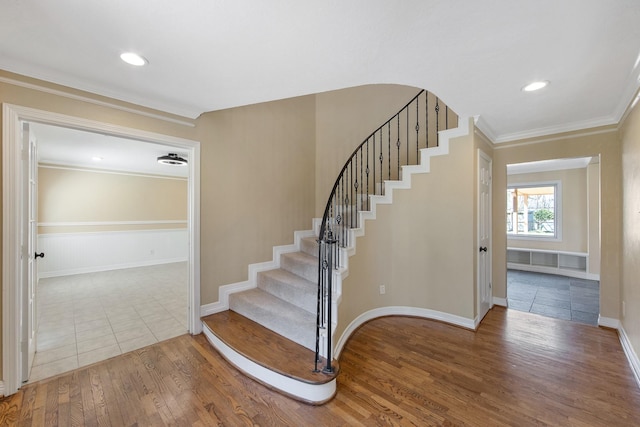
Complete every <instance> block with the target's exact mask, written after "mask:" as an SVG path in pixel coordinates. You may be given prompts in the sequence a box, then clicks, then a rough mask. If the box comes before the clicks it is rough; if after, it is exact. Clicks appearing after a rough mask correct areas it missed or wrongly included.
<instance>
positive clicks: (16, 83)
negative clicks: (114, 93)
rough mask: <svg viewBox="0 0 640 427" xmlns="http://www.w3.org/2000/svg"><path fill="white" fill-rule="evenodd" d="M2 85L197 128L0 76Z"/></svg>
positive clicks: (190, 123)
mask: <svg viewBox="0 0 640 427" xmlns="http://www.w3.org/2000/svg"><path fill="white" fill-rule="evenodd" d="M0 83H7V84H10V85H14V86H20V87H23V88H25V89H31V90H37V91H39V92H44V93H49V94H51V95H56V96H62V97H64V98H69V99H73V100H76V101H82V102H88V103H89V104H94V105H98V106H100V107H107V108H113V109H114V110H120V111H124V112H126V113H133V114H137V115H140V116H145V117H150V118H152V119H158V120H162V121H165V122H169V123H175V124H178V125H182V126H188V127H195V126H196V125H195V123H193V122H189V121H186V120H180V119H174V118H171V117H167V116H163V115H161V114H155V113H150V112H147V111H142V110H139V109H137V108H130V107H124V106H122V105H119V104H115V103H113V102H106V101H99V100H97V99H93V98H90V97H88V96H82V95H74V94H71V93H68V92H64V91H61V90H57V89H52V88H49V87H46V86H42V85H38V84H34V83H27V82H23V81H21V80H16V79H10V78H8V77H2V76H0Z"/></svg>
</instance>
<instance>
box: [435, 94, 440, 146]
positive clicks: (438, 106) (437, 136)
mask: <svg viewBox="0 0 640 427" xmlns="http://www.w3.org/2000/svg"><path fill="white" fill-rule="evenodd" d="M439 114H440V100H439V99H438V97H437V96H436V147H439V146H440V134H439V129H440V123H439V120H440V116H439Z"/></svg>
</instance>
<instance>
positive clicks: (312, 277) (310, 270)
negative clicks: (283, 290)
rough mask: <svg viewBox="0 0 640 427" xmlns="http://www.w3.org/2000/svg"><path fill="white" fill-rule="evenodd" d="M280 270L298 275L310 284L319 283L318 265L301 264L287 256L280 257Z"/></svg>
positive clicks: (315, 263)
mask: <svg viewBox="0 0 640 427" xmlns="http://www.w3.org/2000/svg"><path fill="white" fill-rule="evenodd" d="M280 268H283V269H285V270H287V271H290V272H291V273H293V274H297V275H298V276H300V277H303V278H305V279H307V280H308V281H310V282H314V283H317V282H318V263H317V261H316V262H314V263H308V262H299V261H298V260H297V259H295V258H292V257H289V256H287V254H285V255H283V256H281V257H280Z"/></svg>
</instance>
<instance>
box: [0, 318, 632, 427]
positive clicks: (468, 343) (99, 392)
mask: <svg viewBox="0 0 640 427" xmlns="http://www.w3.org/2000/svg"><path fill="white" fill-rule="evenodd" d="M0 424H1V425H21V426H22V425H24V426H40V425H60V426H69V425H88V426H93V425H113V426H134V425H135V426H158V425H168V424H174V425H197V426H210V425H226V426H237V425H261V426H281V425H293V426H307V425H310V426H311V425H312V426H339V425H349V426H354V425H367V426H369V425H419V426H424V425H472V426H487V425H491V426H501V425H517V426H526V425H552V426H564V425H576V426H638V425H640V389H639V388H638V385H637V384H636V383H635V380H634V377H633V374H632V372H631V369H630V367H629V364H628V362H627V360H626V358H625V355H624V353H623V352H622V349H621V346H620V343H619V341H618V337H617V334H616V332H615V331H613V330H609V329H602V328H597V327H593V326H588V325H582V324H578V323H572V322H568V321H564V320H558V319H550V318H543V317H539V316H536V315H532V314H530V313H524V312H518V311H513V310H505V309H502V308H500V307H497V308H494V309H493V310H491V311H490V312H489V314H487V316H486V318H485V319H484V321H483V322H482V325H481V326H480V328H479V329H478V331H477V332H472V331H468V330H465V329H460V328H457V327H454V326H450V325H446V324H443V323H439V322H436V321H430V320H424V319H418V318H406V317H386V318H381V319H375V320H373V321H371V322H369V323H367V324H365V325H364V326H363V327H361V328H360V329H359V330H358V331H357V332H356V333H355V334H354V335H353V337H352V338H351V339H350V340H349V342H348V343H347V345H346V347H345V349H344V351H343V352H342V355H341V357H340V374H339V376H338V392H337V394H336V397H335V398H334V399H333V400H331V401H330V402H329V403H327V404H325V405H323V406H310V405H305V404H303V403H300V402H297V401H294V400H292V399H290V398H287V397H285V396H282V395H280V394H278V393H276V392H273V391H271V390H269V389H267V388H265V387H264V386H262V385H260V384H258V383H256V382H254V381H253V380H251V379H249V378H246V377H245V376H243V375H242V374H241V373H239V372H238V371H237V370H235V369H234V368H233V367H231V366H230V365H229V364H228V363H227V362H226V361H225V360H224V359H222V357H221V356H219V355H218V354H217V353H216V352H215V351H214V350H212V349H211V347H210V346H209V344H208V343H207V341H206V339H205V338H204V337H203V336H202V335H199V336H196V337H191V336H187V335H185V336H180V337H177V338H174V339H171V340H169V341H165V342H161V343H158V344H154V345H152V346H149V347H145V348H142V349H139V350H135V351H133V352H131V353H127V354H124V355H121V356H118V357H115V358H112V359H109V360H107V361H103V362H99V363H97V364H94V365H90V366H87V367H84V368H81V369H78V370H75V371H72V372H69V373H66V374H63V375H60V376H58V377H54V378H51V379H49V380H45V381H41V382H38V383H34V384H29V385H27V386H25V387H23V388H22V389H21V390H20V391H19V392H18V393H17V394H15V395H13V396H10V397H8V398H5V399H3V400H0Z"/></svg>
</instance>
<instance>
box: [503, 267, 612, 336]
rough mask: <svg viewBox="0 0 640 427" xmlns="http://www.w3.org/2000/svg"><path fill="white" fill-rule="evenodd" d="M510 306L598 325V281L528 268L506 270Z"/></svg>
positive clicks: (515, 308) (520, 309)
mask: <svg viewBox="0 0 640 427" xmlns="http://www.w3.org/2000/svg"><path fill="white" fill-rule="evenodd" d="M507 302H508V304H509V308H511V309H514V310H519V311H528V312H531V313H536V314H541V315H543V316H547V317H555V318H558V319H565V320H573V321H576V322H580V323H587V324H589V325H597V324H598V315H599V313H600V282H598V281H596V280H584V279H575V278H572V277H565V276H556V275H553V274H542V273H532V272H528V271H517V270H508V271H507Z"/></svg>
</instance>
